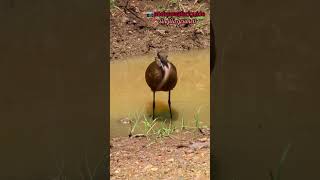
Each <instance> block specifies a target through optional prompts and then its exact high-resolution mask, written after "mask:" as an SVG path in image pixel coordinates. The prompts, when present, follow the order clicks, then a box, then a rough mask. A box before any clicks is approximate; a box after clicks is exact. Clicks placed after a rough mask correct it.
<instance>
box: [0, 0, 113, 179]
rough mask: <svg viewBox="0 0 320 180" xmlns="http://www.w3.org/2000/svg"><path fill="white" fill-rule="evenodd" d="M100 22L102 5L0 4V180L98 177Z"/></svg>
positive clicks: (103, 41)
mask: <svg viewBox="0 0 320 180" xmlns="http://www.w3.org/2000/svg"><path fill="white" fill-rule="evenodd" d="M106 17H107V18H108V15H107V14H106V1H102V0H99V1H89V0H86V1H85V0H82V1H79V0H77V1H76V0H71V1H70V0H69V1H62V0H60V1H57V0H50V1H49V0H30V1H18V0H2V1H0V22H1V25H0V42H1V43H0V83H1V85H0V120H1V126H0V144H1V150H0V179H6V180H11V179H12V180H13V179H14V180H15V179H23V180H26V179H30V180H31V179H32V180H38V179H39V180H45V179H55V178H56V179H63V177H66V179H68V180H72V179H74V180H80V179H82V177H84V178H85V179H89V178H90V177H89V176H90V174H91V176H93V174H94V172H93V171H94V169H95V168H96V167H97V168H96V173H95V174H96V176H95V177H94V178H93V179H105V175H104V174H105V170H106V168H104V165H105V163H106V162H108V161H106V160H105V157H108V156H104V154H105V153H106V154H109V153H108V151H107V152H106V145H105V144H106V143H108V141H107V140H106V139H105V138H106V135H109V133H108V131H107V129H109V128H107V125H108V124H109V123H107V122H108V121H107V120H108V117H109V115H108V114H109V112H108V111H109V107H108V102H109V99H108V98H107V97H108V96H109V92H108V89H109V88H107V86H108V84H109V83H108V81H109V78H108V73H107V72H108V65H109V63H107V62H108V60H107V58H108V56H107V54H108V53H109V51H107V49H109V47H107V42H108V38H107V35H108V34H109V33H107V31H106V29H107V27H106V24H107V23H108V22H109V21H108V20H107V21H106ZM98 164H99V166H97V165H98ZM88 169H90V171H89V170H88Z"/></svg>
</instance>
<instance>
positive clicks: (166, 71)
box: [145, 50, 178, 119]
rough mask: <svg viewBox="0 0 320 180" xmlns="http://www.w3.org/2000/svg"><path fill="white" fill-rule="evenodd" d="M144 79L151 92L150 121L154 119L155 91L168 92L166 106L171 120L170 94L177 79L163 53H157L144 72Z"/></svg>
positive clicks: (175, 71)
mask: <svg viewBox="0 0 320 180" xmlns="http://www.w3.org/2000/svg"><path fill="white" fill-rule="evenodd" d="M145 78H146V82H147V84H148V86H149V87H150V88H151V90H152V92H153V104H152V108H153V109H152V119H154V109H155V93H156V91H168V92H169V97H168V105H169V110H170V117H171V119H172V112H171V101H170V92H171V90H172V89H173V88H174V87H175V86H176V84H177V81H178V78H177V70H176V67H175V66H174V65H173V64H172V63H171V62H170V61H168V55H167V53H166V52H165V51H163V50H161V51H158V53H157V57H155V60H154V61H153V62H152V63H151V64H150V65H149V66H148V68H147V70H146V73H145Z"/></svg>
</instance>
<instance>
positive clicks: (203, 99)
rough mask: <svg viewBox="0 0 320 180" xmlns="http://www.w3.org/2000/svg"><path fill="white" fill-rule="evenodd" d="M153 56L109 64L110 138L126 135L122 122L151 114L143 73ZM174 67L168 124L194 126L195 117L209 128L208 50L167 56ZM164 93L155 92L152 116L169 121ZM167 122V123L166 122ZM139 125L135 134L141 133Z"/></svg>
mask: <svg viewBox="0 0 320 180" xmlns="http://www.w3.org/2000/svg"><path fill="white" fill-rule="evenodd" d="M154 56H155V54H150V55H147V56H141V57H132V58H129V59H126V60H124V61H117V62H115V61H114V62H112V63H111V64H110V136H111V137H115V136H127V135H128V134H129V128H130V126H129V125H128V124H126V123H124V121H122V119H126V118H127V119H134V118H135V117H137V116H140V117H141V119H142V118H143V116H146V117H150V115H152V91H151V90H150V88H149V87H148V85H147V83H146V81H145V70H146V68H147V67H148V65H149V64H150V63H151V62H152V61H153V60H154ZM168 59H169V61H171V62H172V63H173V64H174V65H175V66H176V68H177V72H178V83H177V85H176V87H175V88H174V89H173V90H172V92H171V106H172V111H173V121H172V125H174V126H175V127H177V128H180V127H181V124H182V119H183V121H184V124H185V125H186V126H190V127H194V126H195V118H194V116H195V114H197V112H198V111H199V113H198V115H199V116H198V117H199V119H200V121H201V125H202V126H208V127H209V126H210V50H209V49H205V50H193V51H189V52H177V53H169V56H168ZM167 101H168V92H157V93H156V110H155V113H156V116H159V118H162V119H168V120H170V114H169V108H168V103H167ZM167 122H169V121H167ZM141 124H142V123H139V124H138V126H137V127H136V129H135V133H141V132H143V126H142V125H141Z"/></svg>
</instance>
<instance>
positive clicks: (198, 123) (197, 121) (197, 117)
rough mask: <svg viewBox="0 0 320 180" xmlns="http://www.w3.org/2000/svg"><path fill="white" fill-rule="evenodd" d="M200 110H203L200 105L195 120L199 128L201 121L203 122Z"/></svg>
mask: <svg viewBox="0 0 320 180" xmlns="http://www.w3.org/2000/svg"><path fill="white" fill-rule="evenodd" d="M200 110H201V107H199V109H198V110H197V112H196V113H195V114H194V121H195V125H196V128H197V129H200V123H201V122H200V118H199V114H200Z"/></svg>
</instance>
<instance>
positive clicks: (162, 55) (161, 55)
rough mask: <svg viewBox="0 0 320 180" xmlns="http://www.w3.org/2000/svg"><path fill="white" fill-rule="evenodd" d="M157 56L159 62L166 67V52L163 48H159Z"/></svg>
mask: <svg viewBox="0 0 320 180" xmlns="http://www.w3.org/2000/svg"><path fill="white" fill-rule="evenodd" d="M157 56H158V58H159V59H160V62H161V63H162V64H163V65H164V66H167V67H168V54H167V52H165V51H164V50H160V51H158V53H157Z"/></svg>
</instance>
